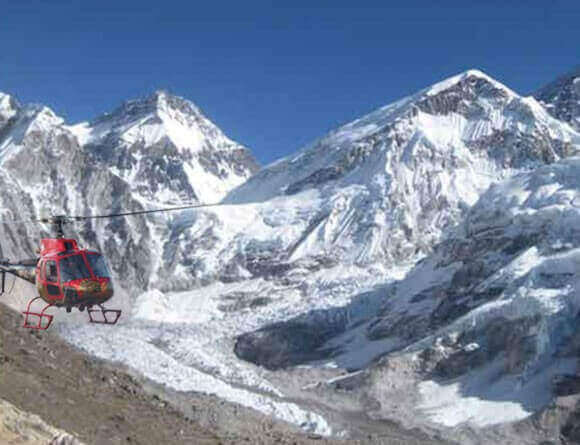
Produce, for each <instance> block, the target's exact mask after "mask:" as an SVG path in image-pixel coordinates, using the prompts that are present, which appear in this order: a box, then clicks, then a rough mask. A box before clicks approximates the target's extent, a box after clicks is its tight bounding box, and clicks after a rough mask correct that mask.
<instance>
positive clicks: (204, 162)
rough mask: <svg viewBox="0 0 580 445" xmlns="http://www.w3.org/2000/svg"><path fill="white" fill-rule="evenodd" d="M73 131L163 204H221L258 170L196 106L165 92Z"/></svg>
mask: <svg viewBox="0 0 580 445" xmlns="http://www.w3.org/2000/svg"><path fill="white" fill-rule="evenodd" d="M70 129H71V131H72V132H73V133H74V134H75V135H76V136H77V138H78V139H79V141H80V143H81V145H83V146H84V147H85V148H86V149H87V150H89V151H91V152H92V153H93V154H94V156H95V157H96V158H97V159H98V160H99V162H101V163H102V164H104V165H106V166H107V167H108V168H109V169H110V170H111V171H113V172H114V173H115V174H117V175H118V176H119V177H120V178H122V179H123V180H125V181H126V182H127V183H128V184H130V187H131V192H132V193H136V194H137V195H139V196H141V197H142V198H143V199H145V200H149V201H153V202H155V203H156V204H158V205H159V204H160V203H171V202H183V201H186V202H195V201H200V202H210V203H215V202H219V201H220V200H221V199H222V198H223V197H224V196H225V194H226V193H227V192H228V191H230V190H231V189H232V188H234V187H235V186H237V185H239V184H241V183H242V182H244V181H245V180H246V179H248V178H249V177H250V176H251V175H252V173H254V172H255V171H256V170H257V169H258V166H257V164H256V162H255V160H254V159H253V157H252V155H251V154H250V152H249V151H248V150H247V149H246V148H245V147H243V146H241V145H240V144H238V143H236V142H234V141H232V140H231V139H229V138H228V137H227V136H226V135H224V134H223V132H222V131H221V130H220V129H219V128H218V127H216V126H215V125H214V124H213V123H212V122H210V121H209V120H208V119H207V118H206V117H205V116H204V115H203V114H202V113H201V111H200V110H199V109H198V108H197V107H196V106H195V105H194V104H193V103H192V102H190V101H187V100H185V99H182V98H180V97H177V96H172V95H170V94H168V93H166V92H164V91H157V92H155V93H154V94H152V95H151V96H149V97H145V98H143V99H139V100H132V101H128V102H126V103H124V104H123V105H122V106H121V107H119V108H118V109H116V110H115V111H113V112H112V113H110V114H105V115H103V116H101V117H99V118H97V119H95V120H94V121H93V122H91V123H82V124H78V125H75V126H72V127H70Z"/></svg>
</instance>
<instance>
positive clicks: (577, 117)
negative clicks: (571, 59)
mask: <svg viewBox="0 0 580 445" xmlns="http://www.w3.org/2000/svg"><path fill="white" fill-rule="evenodd" d="M534 97H536V98H537V99H538V100H539V101H540V102H541V103H542V104H543V105H544V106H545V107H546V109H547V110H548V112H549V113H550V114H551V115H552V116H554V117H556V118H558V119H560V120H562V121H564V122H567V123H568V124H569V125H570V126H571V127H572V128H574V129H575V130H576V131H580V67H578V68H576V69H575V70H573V71H570V72H569V73H567V74H565V75H564V76H562V77H560V78H558V79H556V80H555V81H554V82H551V83H549V84H548V85H546V86H544V87H542V88H541V89H539V90H538V91H536V92H535V93H534Z"/></svg>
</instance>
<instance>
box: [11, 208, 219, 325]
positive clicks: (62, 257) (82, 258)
mask: <svg viewBox="0 0 580 445" xmlns="http://www.w3.org/2000/svg"><path fill="white" fill-rule="evenodd" d="M217 205H220V204H197V205H188V206H182V207H172V208H167V209H159V210H143V211H137V212H126V213H116V214H111V215H96V216H64V215H59V216H53V217H50V218H42V219H37V220H30V221H26V222H38V223H48V224H51V225H53V227H54V228H55V229H56V230H55V232H56V234H55V237H54V238H44V239H42V240H41V241H40V258H34V259H30V260H23V261H19V262H10V261H7V260H0V286H1V289H0V294H3V293H4V291H5V283H6V273H10V274H12V275H15V276H17V277H19V278H22V279H24V280H26V281H28V282H30V283H32V284H35V285H36V288H37V290H38V297H36V298H33V299H32V300H30V302H29V303H28V306H27V308H26V311H24V312H23V315H24V325H23V326H24V327H25V328H28V329H39V330H45V329H48V328H49V327H50V325H51V323H52V319H53V315H49V314H47V313H46V311H47V310H48V309H50V308H51V307H57V308H63V307H64V308H65V309H66V311H67V312H71V311H72V309H73V308H78V309H79V311H81V312H83V311H84V310H85V309H86V310H87V313H88V315H89V322H91V323H97V324H108V325H114V324H116V323H117V321H119V318H120V316H121V311H120V310H119V309H105V307H104V306H103V304H104V303H105V302H106V301H108V300H110V299H111V297H112V296H113V281H112V277H111V273H110V271H109V268H108V267H107V264H106V261H105V259H104V257H103V255H101V254H100V253H99V252H96V251H93V250H88V249H81V248H79V246H78V244H77V241H76V240H74V239H72V238H65V237H64V227H63V226H64V225H65V224H67V223H71V222H73V221H82V220H87V219H100V218H115V217H120V216H131V215H141V214H146V213H158V212H168V211H175V210H185V209H192V208H198V207H210V206H217ZM6 222H9V223H15V222H17V221H0V223H6ZM18 222H23V221H18ZM39 300H42V301H44V303H45V306H44V308H43V309H42V310H40V311H34V310H32V309H31V307H32V304H33V303H34V302H36V301H39Z"/></svg>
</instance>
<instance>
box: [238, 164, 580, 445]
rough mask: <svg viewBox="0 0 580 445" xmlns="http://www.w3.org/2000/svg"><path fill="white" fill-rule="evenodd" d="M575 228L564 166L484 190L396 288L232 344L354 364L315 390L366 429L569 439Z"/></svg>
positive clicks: (575, 381)
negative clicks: (362, 416)
mask: <svg viewBox="0 0 580 445" xmlns="http://www.w3.org/2000/svg"><path fill="white" fill-rule="evenodd" d="M579 227H580V158H578V157H575V158H572V159H569V160H563V161H559V162H557V163H554V164H551V165H546V166H542V167H539V168H538V169H536V170H533V171H531V172H527V173H522V174H520V175H517V176H515V177H513V178H511V179H507V180H505V181H503V182H501V183H498V184H496V185H493V186H491V187H490V188H489V190H488V191H487V192H486V193H485V194H484V195H483V196H482V197H481V198H480V199H479V200H478V202H477V203H476V204H475V206H473V207H472V209H471V210H470V211H469V212H468V214H467V215H466V218H465V219H464V221H463V222H462V223H461V224H460V225H459V226H458V227H457V228H456V229H455V230H454V231H453V232H452V233H451V234H449V236H448V237H447V238H446V239H445V240H444V241H443V242H441V243H439V244H438V245H437V246H436V247H435V249H434V252H433V253H432V254H431V255H430V256H429V257H427V258H425V259H424V260H423V261H421V262H420V263H418V264H417V265H416V266H415V267H414V268H413V269H412V270H411V271H410V272H409V273H408V274H407V275H406V277H405V278H404V279H403V280H400V281H399V282H397V283H392V284H389V285H385V286H383V287H379V288H377V289H374V290H373V291H372V292H367V293H366V294H362V295H359V296H356V297H354V298H353V300H352V303H351V304H349V305H347V306H345V307H342V308H331V309H328V310H326V311H318V312H316V313H310V314H307V315H306V316H304V315H303V316H300V317H297V318H295V319H293V320H288V321H285V322H282V323H276V324H273V325H270V326H267V327H264V328H262V329H260V330H258V331H256V332H255V333H251V334H245V335H243V336H242V337H240V341H241V342H242V343H243V347H244V348H249V347H253V348H254V350H253V351H252V352H253V354H254V357H258V356H259V357H261V358H262V360H264V361H265V363H266V364H270V365H272V364H273V363H274V361H275V360H276V359H278V360H281V359H282V358H283V357H285V358H286V360H287V361H286V363H291V364H298V363H312V360H313V358H315V359H316V360H317V361H318V362H319V363H326V364H327V366H328V365H329V364H334V365H335V366H340V367H347V368H348V367H351V368H353V369H360V368H361V367H363V369H364V370H363V371H357V372H354V373H352V374H348V375H346V376H342V377H340V378H336V379H330V380H327V381H322V382H320V383H319V385H318V386H317V387H316V388H317V390H316V391H317V394H318V397H320V398H322V399H325V400H329V401H330V400H332V401H333V403H339V402H338V401H340V403H341V404H347V403H350V406H351V407H357V409H360V410H361V411H363V412H365V413H366V414H367V415H369V417H370V418H372V419H389V420H397V421H399V422H401V423H402V424H404V425H406V426H407V427H409V428H413V427H417V426H419V427H421V426H422V427H423V428H425V427H428V428H437V429H440V430H441V431H442V432H443V434H444V435H445V436H446V437H447V438H450V439H454V440H457V441H459V442H460V443H491V442H501V443H508V442H510V441H514V443H522V444H524V443H528V444H535V443H540V442H541V441H542V440H548V439H550V440H555V439H557V440H560V439H562V442H559V441H558V442H554V443H576V442H575V441H576V440H577V439H578V435H577V433H578V432H577V420H576V419H577V418H578V415H579V414H580V413H579V411H578V406H579V405H578V401H580V377H579V369H578V359H579V357H580V325H579V323H578V320H579V317H580V290H579V289H580V231H579V229H578V228H579ZM369 303H372V304H374V306H375V309H373V310H372V311H369V310H368V309H369V306H368V305H369ZM377 306H379V307H378V308H377ZM298 333H299V335H298ZM293 336H294V338H293ZM317 338H321V341H320V342H316V341H314V342H313V341H312V339H317ZM296 343H300V350H299V351H294V346H295V344H296ZM238 347H241V346H238ZM258 348H262V351H259V350H258ZM244 352H245V353H246V354H247V353H248V352H249V351H244ZM266 352H271V354H272V355H271V356H268V355H267V354H266ZM379 358H380V360H379ZM373 362H374V363H373ZM369 364H370V365H369ZM345 389H346V391H345ZM337 400H338V401H337ZM362 401H364V403H362Z"/></svg>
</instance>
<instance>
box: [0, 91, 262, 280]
mask: <svg viewBox="0 0 580 445" xmlns="http://www.w3.org/2000/svg"><path fill="white" fill-rule="evenodd" d="M0 165H1V167H2V170H1V171H0V184H2V185H3V190H4V193H3V194H2V197H1V198H0V199H1V207H2V209H3V215H2V216H3V218H2V219H3V220H23V219H24V220H25V219H29V218H31V217H38V216H39V215H40V214H43V213H49V214H50V213H53V214H69V215H91V214H103V213H111V212H112V213H115V212H118V211H130V210H143V209H149V208H159V207H163V206H164V205H168V204H173V205H180V204H181V205H182V204H189V203H196V202H204V203H207V202H211V203H213V202H215V201H216V200H217V201H219V200H220V199H221V198H222V197H223V196H224V195H225V193H227V192H228V191H229V190H230V189H231V188H233V187H234V186H236V185H238V184H240V183H242V182H243V181H245V180H246V179H247V178H248V177H249V176H250V175H251V174H252V173H253V172H254V171H255V170H256V169H257V165H256V163H255V161H254V159H253V157H252V156H251V154H250V152H249V151H248V150H247V149H246V148H244V147H243V146H241V145H239V144H237V143H235V142H233V141H231V140H230V139H228V138H227V137H226V136H225V135H224V134H223V133H222V132H221V131H220V130H219V129H218V128H217V127H216V126H215V125H214V124H212V123H211V122H210V121H209V120H208V119H207V118H206V117H204V116H203V114H202V113H201V112H200V110H199V109H198V108H197V107H196V106H195V105H194V104H193V103H191V102H189V101H187V100H184V99H182V98H179V97H176V96H171V95H169V94H167V93H165V92H156V93H154V94H153V95H151V96H149V97H145V98H143V99H138V100H133V101H129V102H127V103H125V104H123V105H122V106H121V107H119V108H118V109H117V110H115V111H114V112H113V113H111V114H106V115H104V116H101V117H100V118H97V119H96V120H95V121H94V122H92V123H90V124H89V123H83V124H78V125H73V126H70V125H66V124H65V122H64V120H63V119H62V118H60V117H58V116H56V115H55V114H54V113H53V112H52V111H51V110H50V109H49V108H47V107H45V106H39V105H25V106H22V105H20V104H19V103H18V102H17V101H16V100H15V99H14V98H12V97H10V96H8V95H6V94H2V95H0ZM171 218H172V215H165V216H160V217H155V218H145V217H133V218H131V219H116V220H106V221H89V222H87V223H86V224H84V225H78V226H76V227H70V228H69V231H70V234H71V235H75V236H77V235H78V236H79V237H80V238H81V241H83V242H84V243H85V244H87V245H89V246H92V247H98V248H100V249H101V250H103V251H104V252H105V254H106V255H107V256H108V257H109V259H110V262H111V264H112V266H113V269H114V270H115V272H117V273H118V276H120V277H123V280H119V281H120V282H121V284H122V285H125V286H126V288H128V289H129V288H132V289H144V288H145V287H146V286H147V283H148V280H149V276H150V275H151V274H152V271H153V269H154V265H155V264H157V262H158V261H159V258H157V257H156V256H154V255H151V252H152V251H159V250H160V249H162V248H163V243H164V242H166V240H165V239H164V237H163V235H157V232H163V230H164V228H165V227H166V222H167V221H168V220H169V219H171ZM153 221H158V222H160V226H159V227H155V224H154V222H153ZM40 229H42V228H39V227H37V226H34V225H21V226H10V225H4V230H5V233H6V236H5V237H4V240H3V244H2V248H3V252H4V254H5V255H6V256H11V257H19V256H23V255H31V254H33V252H34V251H35V249H36V247H37V242H38V241H37V240H38V238H39V235H40ZM127 259H130V260H129V261H128V260H127Z"/></svg>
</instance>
